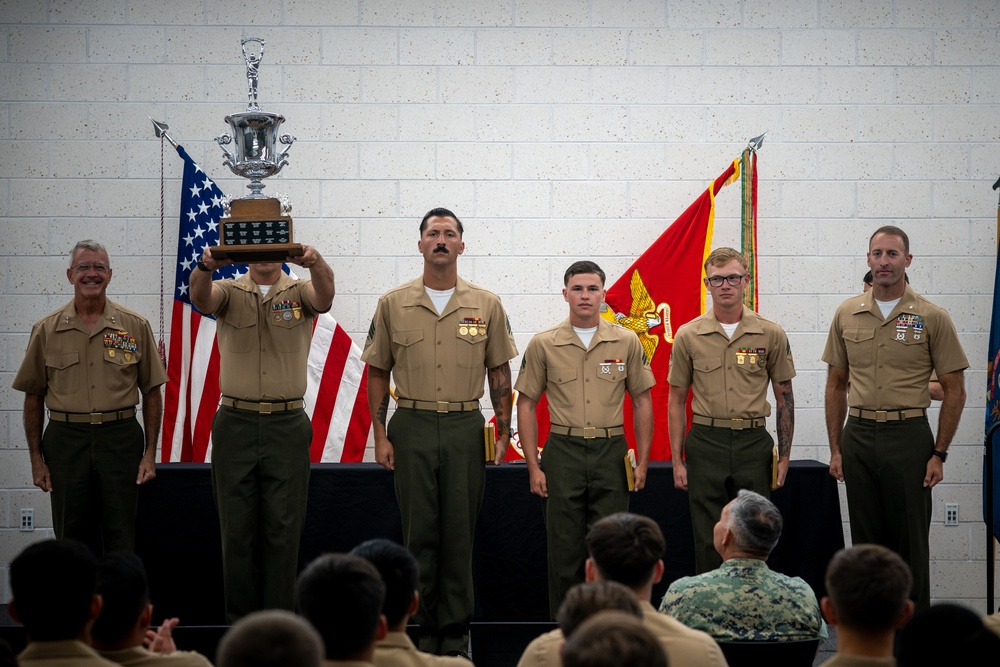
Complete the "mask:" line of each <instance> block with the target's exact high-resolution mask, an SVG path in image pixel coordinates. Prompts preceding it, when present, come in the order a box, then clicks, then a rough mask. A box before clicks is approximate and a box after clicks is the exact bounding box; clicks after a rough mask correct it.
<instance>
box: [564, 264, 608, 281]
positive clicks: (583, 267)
mask: <svg viewBox="0 0 1000 667" xmlns="http://www.w3.org/2000/svg"><path fill="white" fill-rule="evenodd" d="M584 273H596V274H597V275H598V277H600V279H601V286H602V287H603V286H604V283H605V282H606V281H607V279H608V277H607V276H606V275H604V271H603V270H602V269H601V267H599V266H598V265H597V263H596V262H591V261H590V260H581V261H579V262H573V263H572V264H570V265H569V268H568V269H566V273H564V274H563V285H564V286H565V285H569V279H570V278H572V277H573V276H579V275H581V274H584Z"/></svg>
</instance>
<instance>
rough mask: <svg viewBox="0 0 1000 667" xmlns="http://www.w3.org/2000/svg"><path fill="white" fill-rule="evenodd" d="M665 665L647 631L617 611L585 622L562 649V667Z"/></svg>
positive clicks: (664, 659)
mask: <svg viewBox="0 0 1000 667" xmlns="http://www.w3.org/2000/svg"><path fill="white" fill-rule="evenodd" d="M668 664H669V663H668V662H667V656H666V654H665V653H664V652H663V646H662V645H661V644H660V642H658V641H657V640H656V637H654V636H653V633H652V632H650V630H649V628H647V627H646V625H645V624H644V623H643V622H642V621H639V620H636V619H635V617H633V616H629V615H628V614H624V613H622V612H620V611H602V612H600V613H598V614H597V615H595V616H593V617H592V618H589V619H587V620H586V621H584V623H583V625H581V626H580V627H579V628H577V631H576V632H575V633H574V634H573V637H572V638H570V640H569V641H567V642H566V646H565V647H564V648H563V666H564V667H620V666H621V665H628V667H667V665H668ZM680 664H682V665H688V664H691V665H696V664H699V663H687V662H682V663H680Z"/></svg>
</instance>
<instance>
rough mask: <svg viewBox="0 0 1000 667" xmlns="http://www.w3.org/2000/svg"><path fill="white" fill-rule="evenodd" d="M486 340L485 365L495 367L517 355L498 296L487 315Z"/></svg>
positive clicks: (508, 321) (505, 314)
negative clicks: (488, 315)
mask: <svg viewBox="0 0 1000 667" xmlns="http://www.w3.org/2000/svg"><path fill="white" fill-rule="evenodd" d="M487 334H488V335H487V341H486V367H487V368H496V367H497V366H500V365H501V364H504V363H506V362H508V361H510V360H511V359H513V358H514V357H516V356H517V345H515V344H514V334H513V332H512V331H511V329H510V320H509V319H507V313H506V311H504V309H503V304H502V303H501V302H500V298H499V297H497V298H496V299H495V300H494V303H493V309H492V312H491V313H490V317H489V325H488V329H487Z"/></svg>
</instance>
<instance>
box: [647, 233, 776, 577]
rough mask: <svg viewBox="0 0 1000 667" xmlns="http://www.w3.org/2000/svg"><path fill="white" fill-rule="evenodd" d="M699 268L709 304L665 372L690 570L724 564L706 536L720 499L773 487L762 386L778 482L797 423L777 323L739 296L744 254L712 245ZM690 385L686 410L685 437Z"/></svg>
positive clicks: (682, 335) (682, 332) (683, 334)
mask: <svg viewBox="0 0 1000 667" xmlns="http://www.w3.org/2000/svg"><path fill="white" fill-rule="evenodd" d="M705 276H706V278H705V287H706V288H707V289H708V291H709V292H710V293H711V295H712V309H711V310H710V311H708V312H707V313H705V314H704V315H701V316H700V317H697V318H695V319H693V320H691V321H690V322H688V323H687V324H685V325H684V326H682V327H681V328H680V329H678V331H677V335H676V336H675V338H674V346H673V349H672V351H671V353H670V373H669V375H668V376H667V379H668V381H669V382H670V397H669V399H668V406H669V413H668V414H669V426H668V428H669V431H670V451H671V457H672V458H673V461H674V486H675V487H676V488H678V489H682V490H685V491H688V495H689V502H690V507H691V525H692V528H693V529H694V548H695V570H696V572H697V573H698V574H702V573H704V572H709V571H711V570H714V569H717V568H718V567H719V566H720V565H722V556H720V555H719V553H718V552H717V551H716V550H715V546H714V540H713V529H714V527H715V523H716V520H717V519H718V517H719V516H720V515H721V514H722V508H723V507H725V506H726V504H727V503H728V502H729V501H730V500H732V499H733V498H735V497H736V494H737V493H738V492H739V490H740V489H749V490H751V491H755V492H757V493H759V494H761V495H762V496H764V497H765V498H768V497H770V495H771V474H772V471H771V466H772V450H773V449H774V440H773V439H772V438H771V435H770V434H769V433H768V432H767V429H766V423H767V419H766V418H767V417H768V416H769V415H770V414H771V405H770V404H769V403H768V402H767V388H768V385H770V386H771V387H772V388H773V389H774V402H775V408H776V412H777V431H778V470H777V485H778V486H779V487H780V486H783V485H784V483H785V476H786V475H787V474H788V463H789V461H790V458H791V451H792V434H793V432H794V426H795V418H794V406H795V401H794V397H793V395H792V378H793V377H795V365H794V363H793V361H792V349H791V347H790V346H789V344H788V336H786V335H785V332H784V330H782V328H781V327H780V326H779V325H778V324H777V323H775V322H772V321H771V320H769V319H767V318H765V317H762V316H760V315H758V314H757V313H755V312H754V311H752V310H750V309H749V308H747V307H746V306H744V305H743V292H744V290H745V289H746V287H747V284H748V283H749V280H748V278H747V261H746V258H744V257H743V255H742V254H741V253H740V252H739V251H737V250H734V249H733V248H724V247H723V248H717V249H715V250H713V251H712V253H711V254H710V255H709V256H708V259H707V260H706V261H705ZM689 392H693V393H694V398H693V400H692V403H691V407H692V409H693V411H694V417H693V420H692V422H693V423H692V425H691V429H690V431H688V433H687V434H686V437H685V433H684V431H685V427H686V425H687V398H688V393H689ZM682 458H683V459H684V460H682Z"/></svg>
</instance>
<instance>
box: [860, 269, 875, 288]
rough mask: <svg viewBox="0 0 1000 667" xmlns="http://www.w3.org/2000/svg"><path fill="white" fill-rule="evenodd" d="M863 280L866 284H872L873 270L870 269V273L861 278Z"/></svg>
mask: <svg viewBox="0 0 1000 667" xmlns="http://www.w3.org/2000/svg"><path fill="white" fill-rule="evenodd" d="M861 282H863V283H864V284H865V285H871V284H872V272H871V271H868V273H866V274H865V276H864V278H862V279H861Z"/></svg>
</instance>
